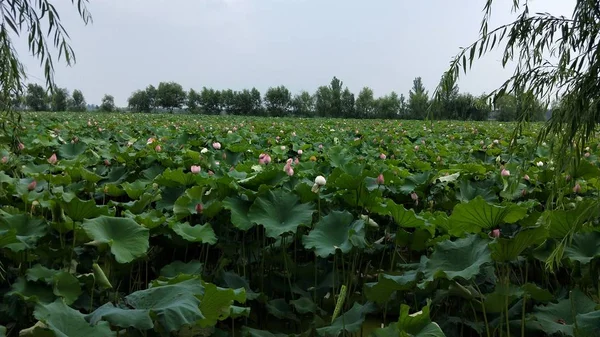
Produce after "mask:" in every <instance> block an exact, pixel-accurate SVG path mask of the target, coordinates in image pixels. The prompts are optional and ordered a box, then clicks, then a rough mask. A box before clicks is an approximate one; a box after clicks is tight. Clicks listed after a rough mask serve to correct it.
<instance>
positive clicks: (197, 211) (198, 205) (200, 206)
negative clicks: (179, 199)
mask: <svg viewBox="0 0 600 337" xmlns="http://www.w3.org/2000/svg"><path fill="white" fill-rule="evenodd" d="M203 211H204V206H202V204H196V213H198V214H202V212H203Z"/></svg>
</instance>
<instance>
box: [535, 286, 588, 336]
mask: <svg viewBox="0 0 600 337" xmlns="http://www.w3.org/2000/svg"><path fill="white" fill-rule="evenodd" d="M570 295H571V296H570V298H568V299H563V300H561V301H559V302H558V303H552V304H548V305H547V306H536V307H535V308H534V311H533V314H532V315H531V316H532V318H533V320H532V321H528V322H527V326H528V327H529V328H531V329H534V330H538V331H543V332H545V333H547V334H548V335H552V334H555V333H563V334H565V335H567V336H573V328H574V323H575V319H576V317H577V315H580V314H588V313H590V312H593V311H594V310H595V308H596V303H594V301H592V300H591V299H590V298H589V297H587V296H586V295H585V294H583V293H582V292H581V291H579V290H573V291H572V292H571V294H570Z"/></svg>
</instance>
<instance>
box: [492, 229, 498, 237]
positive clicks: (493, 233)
mask: <svg viewBox="0 0 600 337" xmlns="http://www.w3.org/2000/svg"><path fill="white" fill-rule="evenodd" d="M492 237H493V238H499V237H500V230H499V229H494V230H492Z"/></svg>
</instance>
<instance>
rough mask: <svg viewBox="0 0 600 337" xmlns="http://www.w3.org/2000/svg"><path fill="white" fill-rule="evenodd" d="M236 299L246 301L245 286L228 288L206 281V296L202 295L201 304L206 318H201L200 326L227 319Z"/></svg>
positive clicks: (212, 324)
mask: <svg viewBox="0 0 600 337" xmlns="http://www.w3.org/2000/svg"><path fill="white" fill-rule="evenodd" d="M234 301H237V302H241V303H244V302H246V292H245V289H244V288H240V289H235V290H234V289H230V288H228V289H226V288H219V287H217V286H216V285H214V284H211V283H205V284H204V296H202V303H201V304H200V310H201V311H202V315H203V316H204V318H202V319H200V321H199V323H200V326H202V327H207V326H214V325H215V324H217V322H218V321H223V320H225V319H227V318H228V317H229V315H230V312H231V306H232V305H233V302H234Z"/></svg>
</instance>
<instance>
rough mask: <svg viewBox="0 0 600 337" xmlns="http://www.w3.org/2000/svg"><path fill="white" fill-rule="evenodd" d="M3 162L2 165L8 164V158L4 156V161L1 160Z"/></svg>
mask: <svg viewBox="0 0 600 337" xmlns="http://www.w3.org/2000/svg"><path fill="white" fill-rule="evenodd" d="M1 161H2V164H6V163H8V156H4V157H2V160H1Z"/></svg>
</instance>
